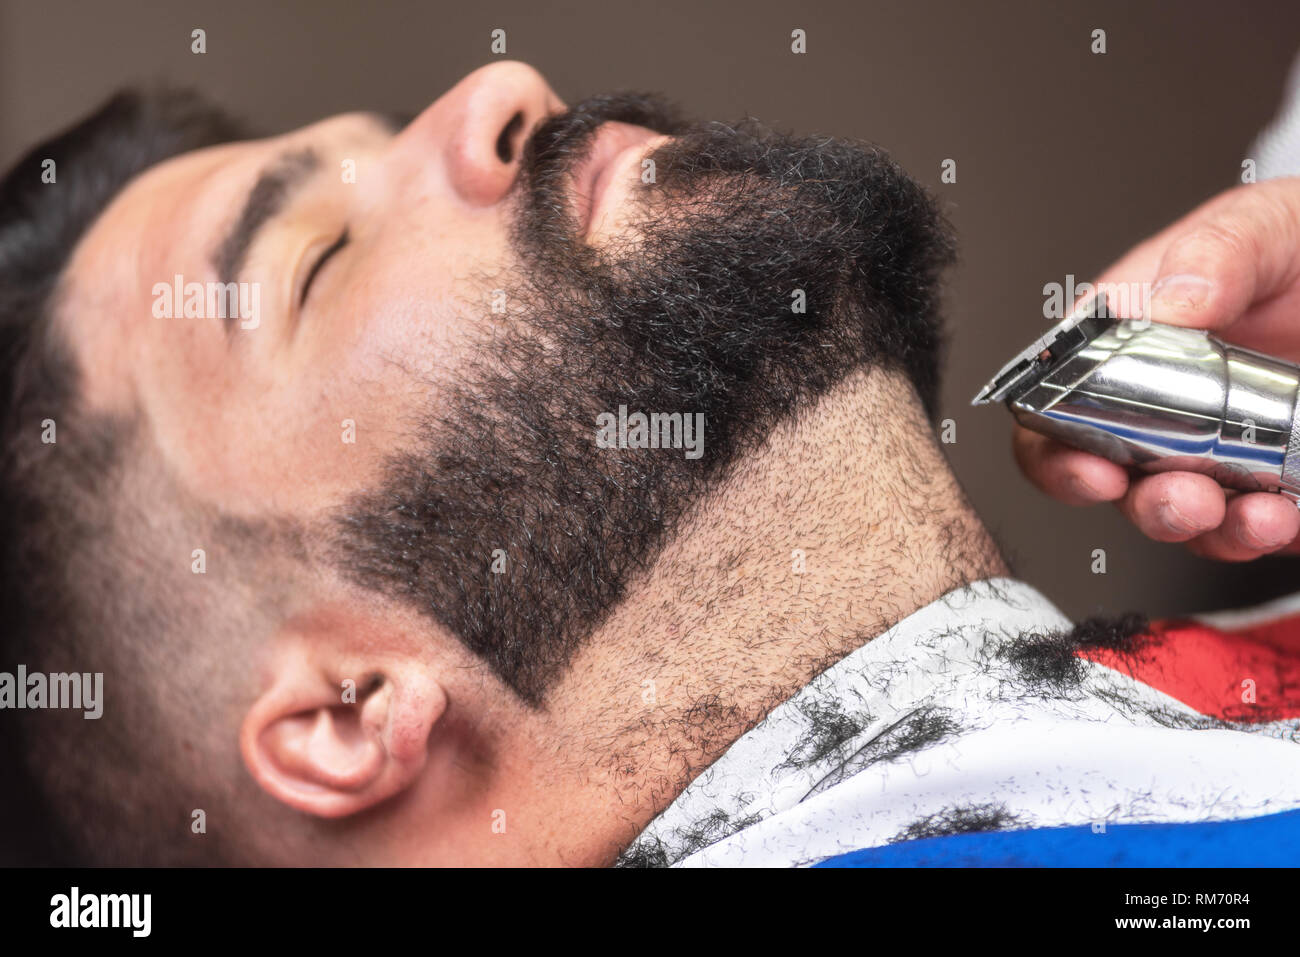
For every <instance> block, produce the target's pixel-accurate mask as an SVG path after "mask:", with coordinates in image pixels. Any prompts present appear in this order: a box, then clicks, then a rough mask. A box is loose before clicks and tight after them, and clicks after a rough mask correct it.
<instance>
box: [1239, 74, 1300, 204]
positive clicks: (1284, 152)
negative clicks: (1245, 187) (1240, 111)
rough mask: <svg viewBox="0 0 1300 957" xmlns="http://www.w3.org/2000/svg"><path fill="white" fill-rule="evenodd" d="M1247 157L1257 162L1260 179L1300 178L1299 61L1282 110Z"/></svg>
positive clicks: (1288, 79) (1258, 137) (1289, 78)
mask: <svg viewBox="0 0 1300 957" xmlns="http://www.w3.org/2000/svg"><path fill="white" fill-rule="evenodd" d="M1246 155H1247V156H1248V157H1249V158H1250V159H1253V160H1254V161H1255V176H1256V178H1257V179H1261V180H1262V179H1276V178H1277V177H1279V176H1300V58H1297V60H1296V61H1295V63H1294V64H1293V65H1292V67H1291V74H1290V76H1289V77H1287V84H1286V97H1285V99H1284V100H1283V101H1282V107H1281V109H1280V110H1279V111H1278V114H1277V116H1276V117H1274V118H1273V122H1272V123H1270V124H1269V125H1268V127H1267V128H1265V130H1264V132H1262V133H1260V134H1259V136H1257V137H1256V138H1255V142H1254V143H1253V144H1252V145H1251V148H1250V152H1249V153H1248V154H1246Z"/></svg>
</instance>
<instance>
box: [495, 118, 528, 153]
mask: <svg viewBox="0 0 1300 957" xmlns="http://www.w3.org/2000/svg"><path fill="white" fill-rule="evenodd" d="M523 128H524V114H523V113H516V114H515V115H514V116H512V117H510V122H509V123H507V124H506V128H505V129H503V130H502V131H501V135H500V136H498V137H497V156H499V157H500V158H501V162H503V163H509V162H510V161H511V160H513V159H514V158H515V149H514V139H515V136H516V134H518V132H519V131H520V130H522V129H523Z"/></svg>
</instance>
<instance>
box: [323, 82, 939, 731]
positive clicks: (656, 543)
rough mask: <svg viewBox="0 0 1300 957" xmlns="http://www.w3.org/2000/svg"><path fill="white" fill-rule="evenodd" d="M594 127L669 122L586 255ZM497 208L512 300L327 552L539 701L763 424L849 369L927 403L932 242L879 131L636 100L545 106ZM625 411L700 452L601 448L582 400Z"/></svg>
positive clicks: (933, 343) (599, 408) (916, 192)
mask: <svg viewBox="0 0 1300 957" xmlns="http://www.w3.org/2000/svg"><path fill="white" fill-rule="evenodd" d="M608 120H621V121H624V122H632V123H639V124H641V125H645V126H649V127H651V128H652V129H657V130H659V131H661V132H671V133H674V134H675V135H676V138H675V139H674V140H672V141H670V142H669V143H667V144H666V145H665V146H663V147H662V148H660V149H658V150H656V151H655V153H654V154H653V155H652V157H651V158H652V159H654V161H655V174H656V175H655V178H656V182H654V183H652V184H648V185H644V186H643V187H642V191H641V193H640V195H639V196H638V198H637V199H636V200H635V202H634V204H633V207H632V208H633V211H634V213H635V214H636V216H635V228H634V230H633V235H632V236H631V237H630V238H629V239H628V240H627V241H622V240H620V241H618V242H616V243H614V244H613V245H611V246H608V247H603V248H601V249H593V248H590V247H588V246H587V245H586V244H585V243H583V242H582V240H581V238H580V237H579V236H578V224H577V222H576V221H575V218H574V216H573V214H572V213H571V212H570V209H569V203H570V202H571V198H570V191H569V190H570V187H569V180H568V176H569V174H570V173H571V171H572V169H573V167H574V165H575V164H576V162H577V161H578V160H580V159H581V158H582V156H583V154H584V151H585V149H586V147H587V146H588V145H589V144H590V141H591V138H592V134H593V133H594V132H595V130H596V129H597V128H598V127H599V125H600V124H601V123H603V122H605V121H608ZM513 202H514V204H515V206H514V209H515V218H514V229H513V236H512V245H513V248H514V250H515V254H516V256H517V258H518V262H519V266H520V268H519V271H518V277H519V278H518V279H517V280H515V281H513V282H512V283H511V284H510V286H509V288H508V290H507V291H508V300H507V301H508V302H509V304H510V306H511V315H510V317H509V318H508V319H507V320H505V321H503V322H500V323H496V324H495V325H494V327H493V334H492V336H491V338H487V337H485V339H484V340H483V345H482V347H481V349H480V350H479V353H478V355H477V356H476V357H475V358H474V359H473V360H471V361H470V362H469V363H468V364H467V366H466V367H465V368H464V369H462V370H458V372H459V375H458V381H459V382H460V383H461V384H460V385H459V386H457V387H455V388H454V389H453V390H452V391H451V394H450V395H449V396H447V397H446V401H445V403H443V402H440V403H439V408H438V411H437V412H433V411H431V412H430V413H429V418H428V421H427V422H426V423H425V424H424V427H423V430H422V431H423V434H422V435H421V437H420V439H419V441H418V442H417V443H416V447H415V448H413V449H411V450H409V451H406V452H403V453H401V454H398V455H396V456H394V457H393V459H392V460H391V462H390V463H389V465H388V469H387V474H386V479H385V481H384V484H383V486H382V487H381V488H380V489H378V490H377V491H373V492H367V493H364V494H362V495H360V496H359V497H358V498H357V499H356V500H354V501H353V502H352V503H351V505H350V507H349V509H348V511H347V514H346V516H345V518H344V521H343V523H342V526H341V545H342V548H341V552H340V555H339V561H340V563H341V567H342V569H343V570H344V572H345V573H346V574H347V575H349V576H350V577H351V578H353V579H354V580H356V581H358V582H360V583H361V584H363V585H365V586H367V587H370V588H374V589H378V590H381V591H382V592H383V593H385V594H387V595H390V596H394V597H399V598H402V599H405V600H408V601H410V602H413V603H414V604H415V606H416V607H417V608H419V609H420V610H421V612H423V613H425V614H427V615H430V616H431V617H432V618H433V619H435V620H436V621H437V622H439V623H441V624H442V625H443V626H445V627H446V628H448V629H449V630H450V631H452V632H453V633H455V634H456V635H457V636H458V637H459V638H460V640H461V641H463V642H464V643H465V645H466V646H467V647H468V648H469V649H470V650H471V651H473V652H474V653H475V654H476V655H478V656H480V657H481V658H482V659H483V660H484V661H486V662H487V663H488V664H489V666H490V667H491V668H492V670H493V671H494V672H495V673H496V674H497V675H498V676H499V677H500V678H501V679H502V680H503V681H504V682H505V683H506V684H507V685H508V686H510V687H511V688H512V689H514V691H515V692H517V693H518V695H519V696H520V697H521V698H522V699H523V700H524V701H526V702H527V703H529V704H530V705H533V706H541V705H542V703H543V701H544V697H545V694H546V692H547V690H548V689H549V688H550V687H551V685H552V684H553V683H554V681H555V680H556V678H557V677H558V676H559V675H560V674H561V673H562V672H563V670H564V668H565V666H566V665H567V663H568V662H569V661H570V659H571V657H572V655H573V653H574V651H575V650H576V649H577V648H578V647H579V646H580V645H581V644H582V643H583V641H584V640H586V639H587V638H588V637H589V636H590V635H591V634H592V632H593V631H594V630H595V629H596V628H597V627H598V626H599V625H600V624H601V622H602V621H603V620H604V619H605V618H606V617H607V615H608V614H609V612H610V611H611V610H612V609H613V608H614V607H615V606H616V605H617V604H618V603H619V602H620V600H621V599H622V598H623V597H624V594H625V591H626V589H627V587H628V585H629V583H630V582H631V581H633V580H634V579H635V578H636V577H638V576H641V575H643V574H644V573H646V572H648V570H649V569H650V568H651V566H652V565H653V564H654V562H655V560H656V558H657V556H658V555H659V553H660V551H661V550H662V548H663V546H664V544H665V543H666V542H667V541H668V539H669V538H670V536H671V535H672V534H673V533H674V531H675V529H676V528H677V526H678V524H679V523H680V521H681V520H682V518H683V516H684V515H685V514H686V513H687V512H688V510H689V509H691V508H693V507H695V506H697V505H698V504H699V503H700V501H701V500H702V498H703V497H704V496H705V495H706V493H708V492H709V491H710V490H711V489H713V488H714V487H716V486H717V484H718V483H719V481H720V480H721V479H722V478H724V477H725V476H726V474H727V473H728V471H729V469H730V468H731V467H732V466H733V465H734V463H735V462H736V461H737V460H738V459H739V458H740V457H741V456H742V455H744V454H745V453H746V452H747V451H748V450H750V449H752V448H754V447H755V445H756V444H758V443H759V442H761V441H762V439H763V438H764V437H765V436H767V435H768V434H769V433H770V432H771V431H772V429H773V427H774V426H775V425H776V424H777V423H779V422H780V421H782V420H783V419H784V418H786V417H787V416H790V415H791V414H792V413H795V412H796V411H798V410H800V409H804V408H807V407H808V406H810V405H812V404H813V403H815V402H816V400H817V399H818V397H820V396H821V395H823V394H824V393H825V392H826V391H827V390H828V389H830V388H831V387H832V386H834V385H835V384H836V383H837V382H839V381H841V380H842V379H843V378H844V377H845V376H846V375H847V374H848V373H850V372H852V371H853V370H855V369H857V368H860V367H862V366H864V365H873V366H891V367H895V368H898V369H901V370H903V371H904V372H906V374H907V375H908V376H909V377H910V379H911V380H912V382H913V383H914V384H915V385H916V387H917V391H918V392H919V394H920V395H921V396H922V399H923V401H924V402H925V404H926V408H927V411H928V412H930V413H933V404H934V396H935V389H936V386H937V365H938V354H939V345H940V324H939V320H938V318H937V315H936V299H937V277H938V274H939V272H940V271H941V270H942V268H943V267H944V266H945V265H946V264H947V263H948V262H949V261H950V260H951V257H952V244H951V240H950V238H949V233H948V230H947V228H946V225H945V223H944V222H943V220H942V218H941V217H940V215H939V214H938V213H937V212H936V210H935V208H934V205H933V203H932V202H931V201H930V199H929V197H928V196H927V195H926V193H925V192H924V190H922V189H921V188H920V187H919V186H918V185H917V184H916V183H914V182H913V181H912V180H911V179H910V178H908V176H907V175H906V174H905V173H904V172H903V171H902V170H901V169H900V168H899V167H897V166H896V165H895V164H894V163H893V162H892V161H891V160H889V158H888V157H887V156H886V155H885V154H884V153H883V152H882V151H880V150H878V149H876V148H874V147H871V146H867V145H862V144H852V143H847V142H841V141H836V140H830V139H826V138H821V137H817V138H811V137H810V138H796V137H790V136H785V135H778V134H775V133H772V132H770V131H768V130H765V129H764V128H762V127H761V126H759V125H758V124H757V123H755V122H753V121H746V122H744V123H742V124H739V125H736V126H724V125H721V124H705V125H692V126H686V125H683V124H682V123H680V122H679V121H678V120H677V119H676V118H675V117H674V116H673V114H672V112H671V111H670V110H668V109H667V108H665V107H664V106H663V104H662V103H661V102H660V101H658V100H656V99H654V98H651V97H646V96H641V95H615V96H603V97H597V98H594V99H591V100H588V101H586V102H584V103H581V104H579V105H578V106H576V107H574V108H573V109H572V110H571V111H569V112H568V113H566V114H563V115H560V116H556V117H552V118H550V119H548V120H547V121H545V122H544V123H543V124H542V125H541V126H540V127H539V128H538V129H537V131H536V132H535V134H534V135H533V137H532V138H531V140H530V142H529V145H528V147H527V149H526V151H525V155H524V158H523V169H522V172H521V174H520V179H519V181H518V182H517V184H516V191H515V195H514V196H513ZM665 214H668V215H665ZM796 290H802V296H803V301H804V311H803V312H798V311H796V310H795V306H796V304H797V298H796V297H797V296H798V295H799V294H798V293H797V292H796ZM620 406H626V408H627V409H628V411H629V412H632V411H641V412H644V413H651V412H661V413H674V412H678V413H682V414H683V415H685V414H688V413H702V414H703V416H704V422H705V423H706V434H707V441H706V444H705V445H704V449H703V455H702V457H700V458H696V459H692V458H688V457H687V456H686V455H684V454H683V450H682V449H681V448H640V449H638V448H601V447H598V445H597V441H596V434H597V417H598V416H599V415H601V414H602V413H617V410H618V409H619V407H620ZM498 549H500V550H502V551H501V552H497V551H496V550H498ZM494 554H495V556H496V559H497V560H496V561H495V563H494ZM503 556H504V562H502V561H501V559H502V557H503ZM494 564H495V566H496V567H497V568H498V569H503V570H501V571H499V572H498V571H494V570H493V568H494ZM689 597H691V598H692V599H694V598H698V597H699V596H689Z"/></svg>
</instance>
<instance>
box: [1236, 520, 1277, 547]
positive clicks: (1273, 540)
mask: <svg viewBox="0 0 1300 957" xmlns="http://www.w3.org/2000/svg"><path fill="white" fill-rule="evenodd" d="M1237 539H1238V541H1240V542H1241V543H1242V544H1243V545H1245V546H1246V547H1247V548H1253V549H1257V550H1260V549H1273V548H1277V547H1279V546H1281V545H1285V544H1286V543H1287V542H1288V541H1289V539H1287V538H1286V537H1285V536H1282V535H1279V534H1278V533H1277V532H1276V531H1275V530H1273V529H1271V528H1267V527H1265V528H1264V529H1259V528H1256V527H1255V526H1253V525H1248V524H1246V523H1245V522H1243V523H1242V524H1241V527H1240V528H1238V529H1237Z"/></svg>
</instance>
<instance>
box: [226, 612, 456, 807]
mask: <svg viewBox="0 0 1300 957" xmlns="http://www.w3.org/2000/svg"><path fill="white" fill-rule="evenodd" d="M326 620H327V619H326ZM321 621H322V619H317V622H318V623H320V622H321ZM313 632H315V633H313ZM362 634H364V637H362V636H361V634H358V635H356V636H354V637H355V641H349V640H348V638H349V636H347V635H343V636H340V634H339V633H338V630H337V629H336V628H334V627H324V626H322V627H321V628H320V629H319V630H318V629H317V628H316V627H313V626H309V627H307V628H305V629H298V630H295V631H294V632H293V633H292V634H289V635H281V636H280V637H279V639H278V640H277V641H276V647H275V648H274V650H273V653H272V657H271V661H270V665H269V667H270V675H269V684H268V685H267V686H266V687H265V688H264V689H263V691H262V693H261V695H260V696H259V697H258V699H257V700H256V701H255V702H254V703H253V705H252V706H251V707H250V708H249V710H248V713H247V714H246V715H245V716H244V721H243V724H242V726H241V728H240V733H239V746H240V751H241V753H242V754H243V757H244V763H245V764H246V765H247V766H248V770H249V771H250V772H251V773H252V775H253V777H254V779H256V781H257V782H258V784H260V785H261V786H262V788H263V789H264V790H265V791H267V792H268V793H269V794H271V795H272V796H273V797H275V798H278V799H279V800H281V801H283V802H284V803H285V804H288V805H289V806H291V807H294V808H297V809H298V810H300V811H306V812H307V813H309V814H316V815H319V816H321V817H344V816H346V815H349V814H355V813H357V812H358V811H364V810H366V809H367V808H370V807H373V806H374V805H376V804H378V803H379V802H381V801H384V800H386V799H387V798H390V797H392V796H393V795H394V794H397V793H398V792H400V791H402V790H404V789H405V788H407V787H409V786H411V785H412V784H413V783H414V782H415V781H416V780H418V778H419V776H420V772H421V771H422V770H423V768H424V765H425V761H426V759H427V757H428V753H429V744H430V739H431V737H432V736H433V734H434V733H435V726H436V725H437V723H438V721H439V719H440V718H442V716H443V714H444V712H445V711H446V708H447V696H446V693H445V692H444V690H443V688H442V686H441V685H440V684H439V682H438V681H437V680H435V679H434V678H433V676H432V675H431V674H430V666H429V663H428V661H426V660H424V659H423V658H421V657H419V656H404V655H402V654H401V653H396V652H394V651H393V650H392V649H384V648H383V643H382V642H376V641H375V640H374V637H375V636H374V631H373V630H372V629H369V628H367V629H363V630H362ZM349 645H355V648H356V649H359V653H358V651H356V650H353V649H352V648H349Z"/></svg>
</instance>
